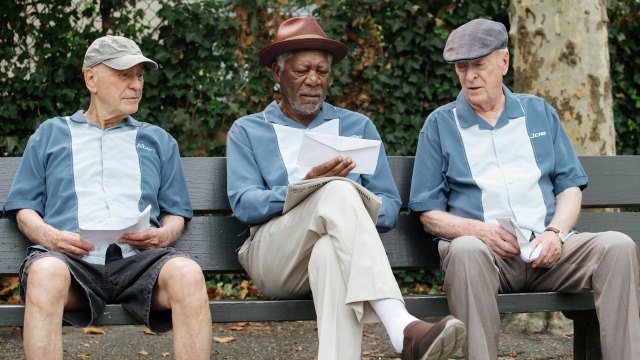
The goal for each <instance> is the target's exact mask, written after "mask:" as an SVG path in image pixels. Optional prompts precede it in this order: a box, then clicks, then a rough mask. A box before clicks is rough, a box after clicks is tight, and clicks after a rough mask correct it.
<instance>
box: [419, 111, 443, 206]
mask: <svg viewBox="0 0 640 360" xmlns="http://www.w3.org/2000/svg"><path fill="white" fill-rule="evenodd" d="M445 165H446V164H445V158H444V156H443V154H442V146H441V144H440V136H439V131H438V123H437V121H436V116H435V115H434V114H431V115H430V116H429V117H428V118H427V120H426V122H425V124H424V126H423V128H422V130H421V131H420V135H419V137H418V148H417V150H416V158H415V163H414V166H413V174H412V177H411V193H410V194H409V210H411V211H412V212H415V213H421V212H425V211H430V210H443V211H446V209H447V195H448V193H449V185H448V183H447V180H446V176H445V170H444V169H445Z"/></svg>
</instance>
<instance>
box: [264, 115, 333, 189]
mask: <svg viewBox="0 0 640 360" xmlns="http://www.w3.org/2000/svg"><path fill="white" fill-rule="evenodd" d="M273 128H274V130H275V131H276V136H277V138H278V148H279V149H280V155H281V156H282V160H283V161H284V166H285V168H286V169H287V177H288V179H289V183H294V182H296V181H300V180H301V179H302V178H304V176H305V175H307V173H308V172H309V170H311V168H310V167H308V166H301V165H298V164H297V163H296V162H297V161H298V152H299V151H300V145H302V138H303V137H304V133H306V132H313V133H320V134H330V135H339V134H340V120H339V119H333V120H329V121H327V122H325V123H324V124H322V125H320V126H316V127H314V128H312V129H298V128H293V127H290V126H284V125H279V124H273Z"/></svg>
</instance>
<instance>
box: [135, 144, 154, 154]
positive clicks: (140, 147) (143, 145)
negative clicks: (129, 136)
mask: <svg viewBox="0 0 640 360" xmlns="http://www.w3.org/2000/svg"><path fill="white" fill-rule="evenodd" d="M136 147H137V148H138V149H142V150H147V151H151V152H156V149H152V148H150V147H148V146H146V145H145V144H143V143H138V145H136Z"/></svg>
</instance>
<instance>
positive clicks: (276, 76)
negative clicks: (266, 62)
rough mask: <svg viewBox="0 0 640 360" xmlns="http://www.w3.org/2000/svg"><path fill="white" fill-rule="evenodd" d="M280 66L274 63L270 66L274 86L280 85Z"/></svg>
mask: <svg viewBox="0 0 640 360" xmlns="http://www.w3.org/2000/svg"><path fill="white" fill-rule="evenodd" d="M280 70H281V69H280V66H278V64H277V63H276V62H275V61H274V62H273V63H272V64H271V73H272V74H273V80H274V81H275V82H276V84H280Z"/></svg>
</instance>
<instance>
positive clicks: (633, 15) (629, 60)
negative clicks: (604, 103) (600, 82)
mask: <svg viewBox="0 0 640 360" xmlns="http://www.w3.org/2000/svg"><path fill="white" fill-rule="evenodd" d="M607 10H608V15H609V19H610V21H611V23H610V24H609V54H610V62H611V81H612V88H613V89H612V95H613V113H614V121H615V128H616V132H617V137H616V147H617V151H618V154H621V155H629V154H640V92H639V90H640V71H638V70H640V58H638V53H639V52H640V42H638V41H637V37H636V36H634V35H633V34H637V33H638V31H640V2H639V1H637V0H617V1H610V2H609V6H608V9H607Z"/></svg>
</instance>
